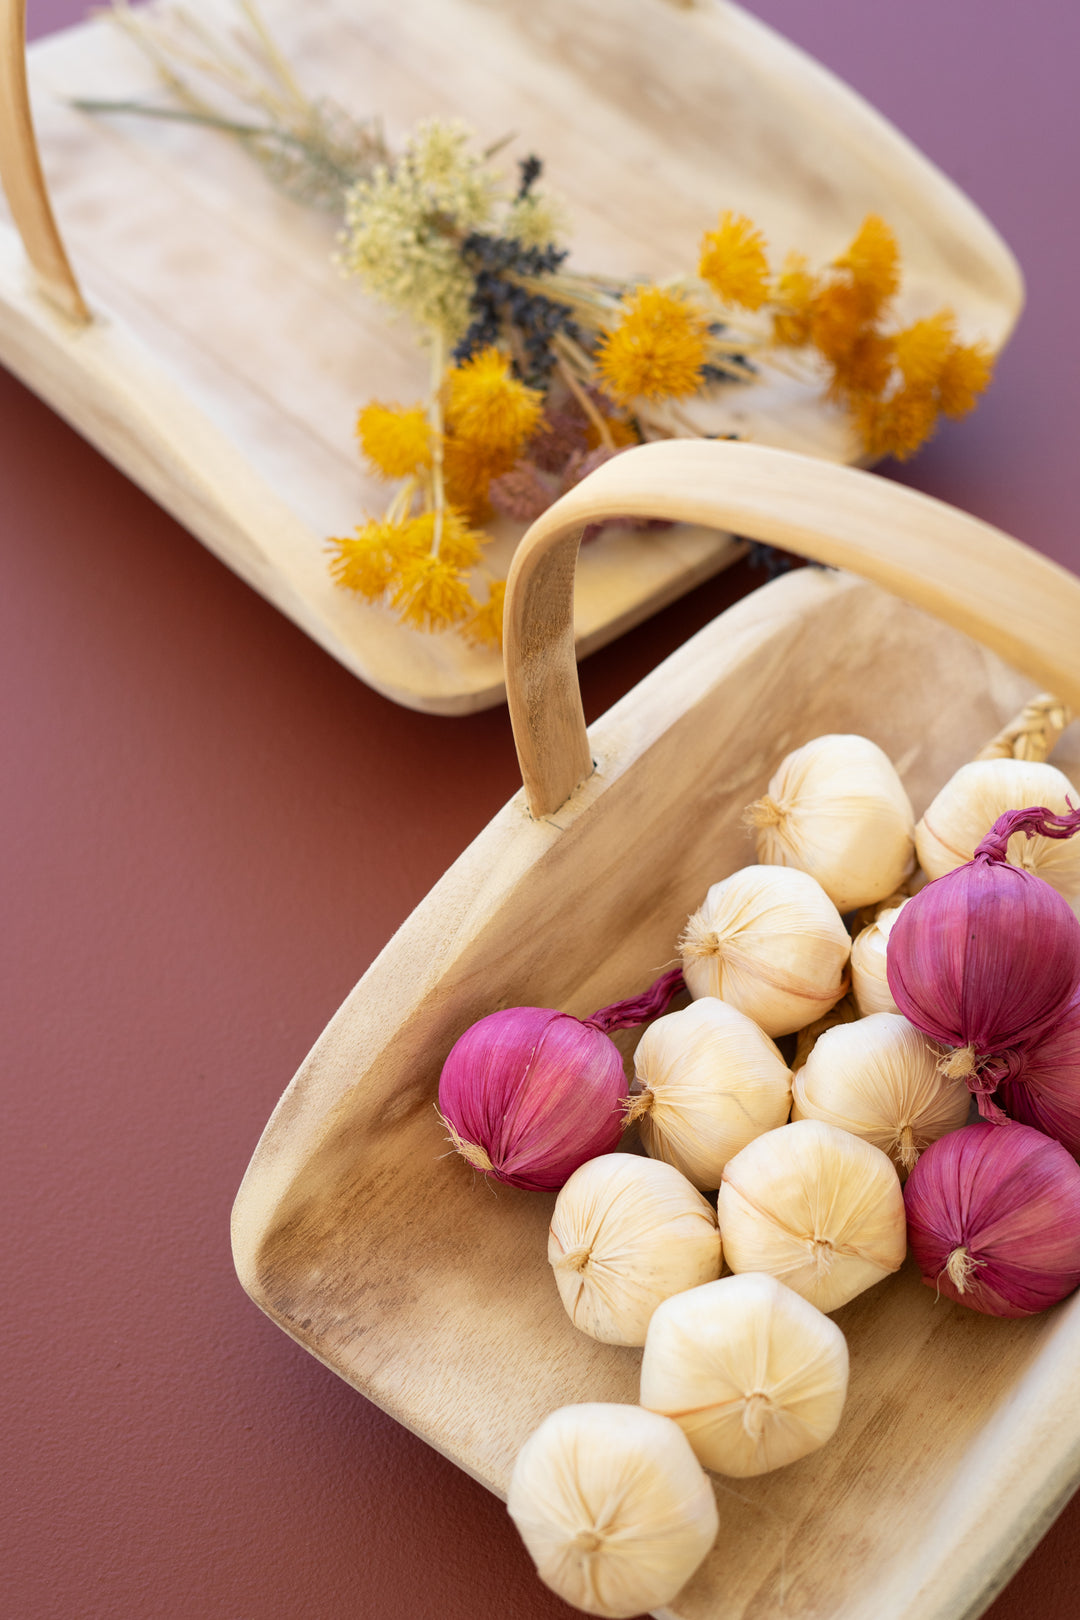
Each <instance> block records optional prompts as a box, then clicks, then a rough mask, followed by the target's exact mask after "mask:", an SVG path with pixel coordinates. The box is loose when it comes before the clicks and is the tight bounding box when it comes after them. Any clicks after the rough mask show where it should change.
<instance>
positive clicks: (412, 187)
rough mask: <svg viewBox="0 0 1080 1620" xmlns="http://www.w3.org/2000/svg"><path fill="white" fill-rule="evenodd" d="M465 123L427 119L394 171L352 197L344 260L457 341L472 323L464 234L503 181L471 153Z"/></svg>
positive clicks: (382, 172)
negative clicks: (463, 246)
mask: <svg viewBox="0 0 1080 1620" xmlns="http://www.w3.org/2000/svg"><path fill="white" fill-rule="evenodd" d="M468 140H469V131H468V129H467V127H466V126H465V125H464V124H460V123H458V122H457V121H455V122H453V123H440V122H439V121H438V120H437V119H433V120H431V121H430V122H428V123H425V124H421V125H420V126H419V128H418V129H417V131H416V133H415V135H414V136H413V138H412V139H411V140H410V141H409V143H408V144H407V146H406V147H405V151H404V153H403V154H402V157H401V159H400V161H399V162H398V163H397V164H396V165H395V166H394V168H393V169H390V168H388V167H386V165H380V166H379V167H378V168H377V169H376V171H375V173H374V175H373V177H372V178H371V179H370V180H361V181H359V182H358V184H356V185H355V186H353V187H352V189H351V190H350V191H349V193H348V195H347V196H346V199H345V233H344V237H343V244H342V252H341V256H340V262H341V264H342V266H343V268H344V269H345V270H346V271H347V272H348V273H349V274H350V275H354V276H356V277H357V278H358V279H359V280H360V281H362V282H363V284H364V286H365V287H366V288H367V290H368V292H370V293H372V294H374V296H375V297H376V298H381V299H383V300H384V301H385V302H386V303H388V304H392V305H393V307H394V308H395V309H397V310H399V311H401V313H402V314H405V315H408V316H410V317H411V319H412V320H414V321H416V322H417V323H418V324H419V325H421V326H428V327H437V328H439V329H440V330H441V331H442V332H443V333H444V334H445V336H446V339H447V341H448V342H450V343H453V342H454V341H456V340H457V339H458V338H459V337H460V336H461V335H462V333H463V332H464V331H465V330H466V328H467V327H468V324H469V299H470V297H471V294H472V290H473V276H472V273H471V271H470V270H469V269H468V267H467V265H466V264H465V263H464V261H463V260H462V257H461V253H460V243H461V239H462V237H463V236H466V235H468V233H469V232H470V231H473V230H477V229H478V228H479V227H480V226H481V225H484V224H486V223H487V221H488V219H489V217H490V215H491V210H492V206H493V199H494V187H495V179H494V177H493V176H492V175H491V174H490V173H489V172H488V171H487V170H486V168H485V167H484V162H483V159H482V158H480V157H477V156H475V155H474V154H472V153H471V152H469V151H468V150H467V145H468Z"/></svg>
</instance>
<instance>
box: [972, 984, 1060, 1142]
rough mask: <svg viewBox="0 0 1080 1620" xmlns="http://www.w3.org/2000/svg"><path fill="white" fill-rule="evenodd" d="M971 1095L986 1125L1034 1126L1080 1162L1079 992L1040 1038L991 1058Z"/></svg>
mask: <svg viewBox="0 0 1080 1620" xmlns="http://www.w3.org/2000/svg"><path fill="white" fill-rule="evenodd" d="M972 1089H973V1090H974V1091H975V1095H976V1097H977V1099H978V1103H979V1113H980V1114H981V1115H982V1117H983V1118H984V1119H986V1120H990V1121H991V1122H992V1123H995V1124H1000V1123H1001V1121H1002V1119H1004V1118H1005V1117H1006V1116H1007V1117H1008V1118H1009V1119H1015V1120H1018V1121H1019V1122H1020V1123H1021V1124H1022V1125H1033V1126H1034V1127H1035V1129H1036V1130H1037V1131H1045V1133H1046V1135H1047V1136H1052V1137H1053V1138H1054V1139H1055V1141H1057V1142H1060V1143H1061V1145H1062V1147H1065V1148H1067V1149H1068V1151H1069V1152H1070V1153H1071V1154H1072V1156H1073V1158H1074V1159H1080V990H1078V991H1077V992H1076V994H1075V995H1074V996H1073V998H1072V1000H1071V1001H1070V1002H1069V1004H1068V1005H1067V1007H1066V1008H1065V1011H1064V1012H1063V1013H1062V1014H1061V1017H1060V1019H1059V1020H1058V1021H1057V1022H1056V1023H1055V1024H1054V1025H1053V1027H1052V1028H1050V1029H1048V1030H1047V1031H1046V1033H1045V1034H1044V1035H1040V1036H1039V1038H1038V1039H1037V1040H1034V1041H1029V1042H1026V1043H1025V1044H1024V1045H1023V1046H1017V1047H1013V1048H1012V1049H1011V1050H1010V1051H1008V1052H1005V1053H1003V1054H1002V1055H1001V1056H1000V1057H994V1058H990V1059H989V1061H988V1062H987V1063H986V1065H985V1067H984V1068H983V1070H982V1071H981V1073H980V1074H979V1076H978V1088H977V1089H976V1088H975V1087H974V1086H973V1087H972Z"/></svg>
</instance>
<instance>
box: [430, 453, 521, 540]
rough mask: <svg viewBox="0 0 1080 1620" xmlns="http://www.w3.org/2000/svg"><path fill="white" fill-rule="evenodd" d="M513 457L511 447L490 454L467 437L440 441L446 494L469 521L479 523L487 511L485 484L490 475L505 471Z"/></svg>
mask: <svg viewBox="0 0 1080 1620" xmlns="http://www.w3.org/2000/svg"><path fill="white" fill-rule="evenodd" d="M516 460H517V454H516V452H514V451H510V452H509V453H507V452H506V451H502V452H500V453H499V454H498V455H493V454H492V453H491V452H490V451H489V450H488V449H487V448H486V447H485V446H484V445H482V444H474V443H473V441H472V440H471V439H455V438H447V439H444V441H443V482H444V484H445V486H446V498H447V500H448V501H449V502H450V504H451V506H455V507H457V508H458V509H459V511H461V512H462V513H463V514H464V515H465V516H466V517H467V518H469V519H470V520H471V521H472V522H473V523H482V522H483V520H484V519H485V518H486V517H487V516H488V514H489V513H490V511H491V504H490V502H489V501H488V488H489V486H490V484H491V480H492V479H493V478H501V477H502V475H503V473H506V472H509V471H510V468H511V467H512V466H513V465H514V462H515V461H516Z"/></svg>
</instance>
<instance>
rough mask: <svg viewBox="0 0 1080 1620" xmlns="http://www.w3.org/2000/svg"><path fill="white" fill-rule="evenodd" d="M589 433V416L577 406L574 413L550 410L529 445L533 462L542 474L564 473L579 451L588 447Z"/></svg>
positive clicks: (545, 413) (529, 454)
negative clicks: (566, 466)
mask: <svg viewBox="0 0 1080 1620" xmlns="http://www.w3.org/2000/svg"><path fill="white" fill-rule="evenodd" d="M586 432H587V423H586V419H585V413H584V411H582V410H580V409H579V408H578V406H577V405H576V403H575V404H574V407H573V409H572V410H571V409H561V410H558V409H557V410H547V411H545V412H544V415H543V417H542V418H541V422H540V426H539V428H538V429H537V431H536V433H535V434H534V435H533V437H532V438H531V439H530V440H529V443H528V445H527V446H526V449H527V451H528V456H529V460H530V461H531V462H533V463H534V464H535V465H536V466H537V467H539V468H540V471H541V472H550V473H557V472H560V471H561V470H562V468H563V467H565V465H566V463H567V461H568V460H569V459H570V457H571V456H572V455H573V453H574V451H575V450H582V449H584V448H585V445H586Z"/></svg>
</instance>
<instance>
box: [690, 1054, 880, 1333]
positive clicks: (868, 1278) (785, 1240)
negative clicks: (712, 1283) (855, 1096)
mask: <svg viewBox="0 0 1080 1620" xmlns="http://www.w3.org/2000/svg"><path fill="white" fill-rule="evenodd" d="M851 1027H854V1026H851ZM717 1216H718V1218H719V1221H720V1236H721V1239H722V1241H723V1245H724V1258H725V1259H726V1261H727V1263H728V1265H729V1266H730V1267H731V1269H732V1271H737V1272H738V1271H764V1272H767V1273H768V1274H769V1276H772V1277H776V1278H778V1279H779V1281H780V1282H782V1283H785V1284H786V1285H787V1286H788V1287H789V1288H793V1289H794V1290H795V1292H796V1293H797V1294H801V1295H802V1296H803V1298H804V1299H808V1300H809V1301H810V1303H811V1304H812V1305H816V1306H817V1307H818V1309H819V1310H822V1311H834V1310H836V1309H837V1307H838V1306H840V1305H846V1304H847V1302H848V1300H849V1299H854V1297H855V1295H856V1294H860V1293H862V1291H863V1289H864V1288H869V1287H871V1286H872V1284H874V1283H876V1282H880V1281H881V1279H882V1278H883V1277H887V1276H888V1275H889V1274H890V1272H893V1271H896V1270H898V1269H899V1267H900V1266H901V1265H902V1264H903V1260H904V1254H905V1252H906V1248H907V1239H906V1227H905V1222H904V1197H903V1193H902V1191H901V1188H900V1180H899V1177H898V1176H897V1174H896V1170H895V1169H894V1167H893V1164H892V1162H891V1160H890V1159H889V1158H888V1157H887V1155H886V1154H884V1153H883V1152H882V1151H881V1149H880V1148H876V1147H872V1146H871V1144H870V1143H869V1142H864V1141H863V1140H862V1139H861V1138H860V1137H858V1136H852V1135H851V1134H850V1133H849V1132H848V1131H842V1130H839V1129H838V1128H837V1127H836V1126H835V1125H826V1124H825V1123H824V1122H823V1121H821V1120H817V1119H802V1120H798V1121H797V1122H796V1123H794V1124H792V1125H782V1126H781V1127H780V1129H779V1130H778V1131H767V1132H766V1134H765V1135H764V1136H758V1137H756V1138H755V1139H754V1141H753V1142H751V1143H750V1144H749V1146H748V1147H744V1148H743V1150H742V1152H741V1153H737V1154H736V1155H735V1157H734V1158H733V1159H729V1161H728V1163H727V1165H726V1166H725V1169H724V1177H723V1180H722V1181H721V1183H720V1191H719V1193H718V1195H717Z"/></svg>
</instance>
